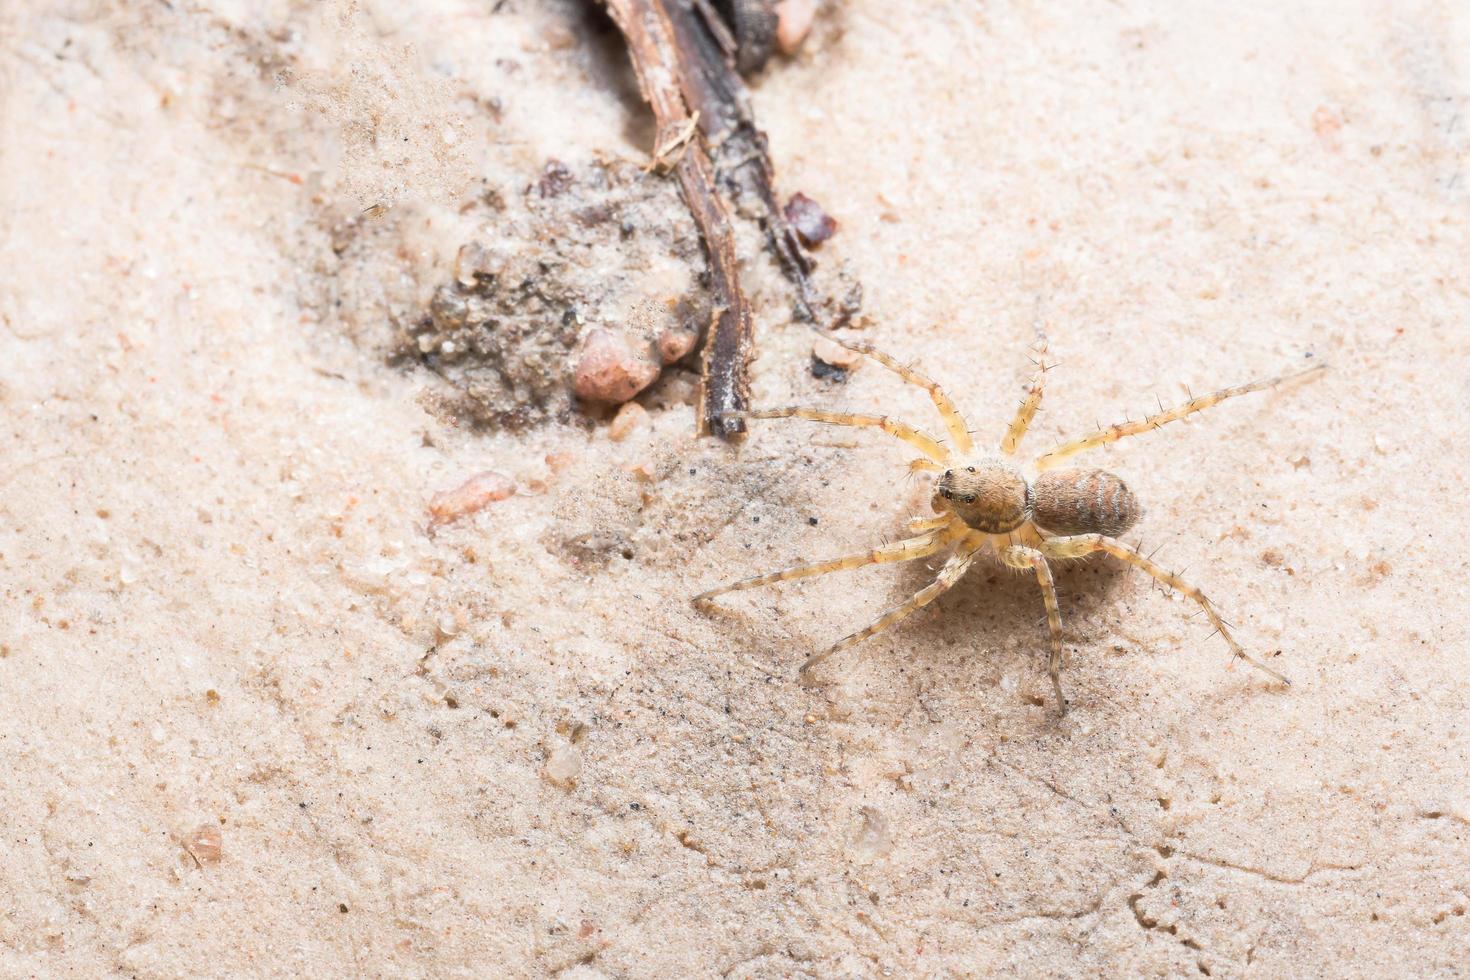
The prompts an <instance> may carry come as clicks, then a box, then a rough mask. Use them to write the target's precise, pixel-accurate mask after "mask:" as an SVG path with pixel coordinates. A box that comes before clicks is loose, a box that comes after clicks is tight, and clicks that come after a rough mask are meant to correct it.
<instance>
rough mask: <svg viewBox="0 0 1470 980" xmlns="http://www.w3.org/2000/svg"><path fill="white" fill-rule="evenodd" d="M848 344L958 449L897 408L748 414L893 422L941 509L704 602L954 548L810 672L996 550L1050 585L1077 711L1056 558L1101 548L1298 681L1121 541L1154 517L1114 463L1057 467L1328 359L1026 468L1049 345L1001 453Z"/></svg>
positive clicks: (1110, 430) (1091, 438)
mask: <svg viewBox="0 0 1470 980" xmlns="http://www.w3.org/2000/svg"><path fill="white" fill-rule="evenodd" d="M838 342H839V343H842V344H843V346H845V347H847V348H848V349H849V350H852V351H855V352H857V353H860V354H864V355H866V356H868V357H871V358H872V359H873V360H875V361H877V362H878V363H879V364H881V365H883V366H884V367H886V368H888V369H889V370H891V371H893V372H895V373H897V374H898V375H899V376H900V377H902V378H903V379H904V380H905V381H908V382H910V383H912V384H915V385H918V386H919V387H921V388H923V389H925V390H926V391H928V392H929V397H930V398H932V399H933V401H934V406H935V407H936V408H937V409H938V410H939V414H940V416H941V417H942V418H943V419H944V425H945V428H946V429H947V430H948V431H949V442H950V445H948V446H946V445H945V444H944V443H943V442H942V441H941V440H940V439H938V438H936V437H935V436H932V435H930V434H929V433H927V432H925V431H924V430H922V429H919V428H916V427H914V426H912V425H909V424H908V423H906V422H902V421H899V420H898V419H895V418H891V417H889V416H886V415H856V414H852V413H848V412H829V411H824V410H822V409H816V408H801V407H794V406H793V407H787V408H769V409H763V410H760V411H750V412H742V413H739V415H738V417H740V418H747V419H778V418H792V417H794V418H801V419H809V420H811V421H813V422H826V423H830V424H832V425H851V426H859V427H870V428H877V429H882V430H883V431H884V432H887V433H888V434H889V435H892V436H895V437H897V438H899V439H902V440H903V441H904V442H906V443H908V444H909V445H910V446H913V447H914V448H915V449H917V450H919V452H921V453H923V456H922V457H921V458H919V459H916V460H914V461H913V462H912V463H910V467H911V469H913V470H915V471H920V470H930V471H935V472H938V473H939V477H938V479H937V480H936V481H935V485H934V498H933V507H934V510H935V511H937V512H938V516H937V517H928V518H918V519H916V520H914V521H912V522H910V524H909V530H910V531H914V532H918V533H917V534H916V535H915V536H914V537H910V538H905V539H904V540H902V541H896V542H894V543H892V544H888V545H884V546H883V547H881V548H874V549H873V550H871V551H865V552H861V553H859V554H853V555H844V556H842V557H840V558H833V559H830V560H828V561H820V562H812V563H808V564H801V565H793V566H791V567H790V568H784V569H782V570H780V571H778V572H771V573H770V574H767V575H757V576H755V577H753V578H747V579H742V580H740V581H738V582H732V583H731V584H729V585H725V586H721V587H720V588H717V589H711V590H709V591H708V592H703V593H701V594H699V595H697V596H695V597H694V601H695V602H704V601H706V600H709V599H712V598H714V597H715V596H717V595H721V594H723V593H726V592H735V591H738V590H741V589H753V588H755V587H757V586H761V585H769V584H771V583H772V582H783V581H786V580H788V579H797V578H808V577H810V576H813V575H825V574H826V573H827V572H837V571H842V570H843V569H848V568H860V567H862V566H864V565H873V564H880V563H884V562H896V561H912V560H914V559H916V558H926V557H928V556H930V555H933V554H935V553H937V552H939V551H942V550H944V549H946V548H947V549H950V551H951V554H950V556H949V558H948V560H947V561H946V562H945V563H944V567H943V568H942V569H940V571H939V576H938V577H937V578H936V579H935V580H934V582H933V583H931V584H930V585H927V586H925V587H924V588H923V589H921V590H919V592H918V593H916V594H915V595H914V596H913V597H912V598H910V599H909V600H908V601H906V602H904V603H902V604H900V605H897V606H895V607H893V608H892V609H890V610H888V611H887V612H885V613H884V614H883V615H882V616H879V617H878V619H877V620H875V621H874V622H873V623H872V624H871V625H869V626H867V627H865V628H864V629H861V630H858V631H857V632H856V633H852V634H850V635H848V636H845V637H843V638H842V639H841V640H838V641H837V642H836V643H834V644H833V645H832V646H831V647H829V648H827V649H826V650H824V651H822V652H821V653H818V654H816V655H814V656H812V657H810V658H808V660H807V661H806V663H804V664H802V666H801V669H802V671H807V670H810V669H811V668H812V667H813V666H815V665H816V664H817V663H819V662H821V661H823V660H825V659H826V658H828V657H830V656H832V655H833V654H834V653H837V652H838V651H840V650H844V649H846V648H847V647H850V646H852V645H853V644H854V643H857V642H858V641H859V640H863V639H866V638H867V637H869V636H872V635H873V634H874V633H877V632H879V631H881V630H884V629H887V628H888V627H890V626H892V625H894V624H895V623H897V622H899V621H901V620H903V619H905V618H907V617H908V616H909V615H911V614H913V613H914V612H916V611H917V610H919V609H922V608H923V607H924V606H927V605H928V604H929V603H931V602H933V601H934V600H935V599H937V598H938V597H939V596H941V595H943V594H944V592H945V591H947V590H948V589H949V588H950V587H951V586H953V585H954V584H955V583H956V582H958V581H959V580H960V577H961V576H963V575H964V574H965V572H966V571H968V570H969V568H970V565H971V563H972V562H973V561H974V560H975V558H976V557H977V556H978V555H980V554H981V553H982V552H983V551H986V550H990V551H993V552H994V553H995V554H996V555H997V556H999V558H1000V560H1001V561H1002V562H1004V563H1005V564H1006V565H1008V566H1010V567H1011V568H1018V569H1031V570H1033V571H1034V572H1035V573H1036V581H1037V582H1038V583H1039V584H1040V585H1041V595H1042V598H1043V600H1044V601H1045V602H1046V619H1047V623H1048V625H1049V626H1050V629H1051V659H1050V661H1049V663H1048V673H1049V674H1050V676H1051V683H1052V687H1053V688H1054V689H1055V691H1056V696H1057V704H1058V706H1059V707H1060V709H1061V710H1062V711H1063V712H1065V711H1066V710H1067V701H1066V699H1065V698H1064V697H1063V695H1062V682H1061V671H1062V665H1063V648H1062V614H1061V610H1060V609H1059V608H1058V606H1057V591H1056V585H1055V584H1054V583H1053V581H1052V574H1051V567H1050V565H1049V564H1048V563H1047V559H1049V558H1052V559H1067V558H1081V557H1084V556H1086V555H1090V554H1092V553H1094V552H1099V551H1101V552H1106V553H1107V554H1110V555H1112V556H1114V557H1116V558H1120V559H1122V560H1123V561H1126V562H1128V563H1129V564H1131V565H1136V566H1137V567H1139V568H1141V569H1143V570H1144V571H1145V572H1147V573H1148V574H1149V575H1151V576H1153V577H1154V578H1155V579H1157V580H1158V581H1160V582H1162V583H1164V584H1165V585H1167V586H1169V587H1171V588H1174V589H1178V590H1179V591H1180V592H1182V593H1183V594H1184V595H1186V596H1188V597H1189V598H1190V599H1193V600H1194V601H1195V602H1197V603H1199V606H1200V608H1201V609H1203V610H1204V613H1205V615H1206V616H1207V617H1209V620H1210V622H1211V623H1212V624H1213V625H1214V627H1215V629H1216V630H1217V631H1218V632H1219V634H1220V635H1221V636H1223V637H1224V638H1225V642H1226V643H1228V644H1229V645H1230V651H1231V653H1233V654H1234V655H1235V656H1237V657H1239V658H1241V659H1242V660H1244V661H1246V662H1247V663H1249V664H1251V665H1252V666H1253V667H1256V668H1258V669H1259V670H1261V671H1263V672H1264V673H1266V674H1267V675H1269V676H1270V677H1272V678H1274V679H1275V680H1277V681H1279V682H1280V683H1282V684H1287V685H1289V684H1290V683H1291V682H1290V681H1288V680H1287V679H1286V678H1285V677H1284V676H1283V675H1281V674H1280V673H1278V672H1276V671H1274V670H1272V669H1271V668H1270V667H1267V666H1266V665H1265V664H1263V663H1261V662H1260V661H1259V660H1256V659H1255V658H1254V657H1252V656H1251V655H1250V654H1248V653H1246V652H1245V650H1243V649H1241V646H1240V644H1239V643H1237V642H1236V640H1235V637H1234V635H1233V634H1232V633H1231V632H1230V627H1229V626H1228V625H1227V624H1226V623H1225V621H1224V620H1223V619H1221V618H1220V614H1219V613H1218V612H1216V610H1215V606H1214V604H1213V603H1211V602H1210V600H1209V599H1207V598H1205V595H1204V593H1203V592H1201V591H1200V590H1199V589H1197V588H1195V587H1194V586H1192V585H1190V584H1188V583H1187V582H1185V581H1184V580H1182V579H1181V578H1179V576H1177V575H1175V574H1174V573H1173V572H1170V571H1168V570H1167V569H1165V568H1163V567H1161V566H1159V565H1157V564H1155V563H1154V562H1152V561H1150V560H1149V558H1148V557H1147V556H1145V555H1143V554H1141V553H1139V552H1138V551H1137V550H1135V549H1134V548H1132V547H1130V546H1128V545H1126V544H1124V543H1123V542H1122V541H1119V540H1118V535H1120V534H1123V533H1124V532H1126V531H1127V530H1128V529H1129V528H1131V527H1133V525H1134V524H1136V523H1137V522H1138V519H1139V517H1141V516H1142V513H1143V511H1142V508H1141V507H1140V506H1139V504H1138V500H1137V498H1135V497H1134V495H1133V493H1132V492H1131V491H1130V490H1129V489H1128V487H1127V486H1126V485H1125V484H1124V483H1123V481H1122V480H1120V479H1119V478H1118V477H1116V476H1114V475H1113V474H1111V473H1108V472H1106V471H1105V470H1100V469H1086V468H1081V467H1065V468H1062V469H1057V466H1058V465H1059V464H1061V463H1062V462H1063V461H1065V460H1067V459H1069V458H1070V457H1072V456H1074V455H1076V454H1077V453H1080V452H1083V451H1084V450H1088V449H1093V448H1095V447H1097V446H1102V445H1106V444H1108V443H1111V442H1116V441H1118V440H1119V439H1122V438H1124V437H1125V436H1131V435H1136V434H1138V433H1140V432H1148V431H1150V430H1152V429H1156V428H1158V427H1159V426H1161V425H1163V424H1165V423H1166V422H1173V421H1176V420H1178V419H1182V418H1184V417H1185V416H1186V415H1192V414H1193V413H1195V412H1199V411H1203V410H1204V409H1206V408H1210V407H1211V406H1213V405H1217V404H1219V403H1220V402H1222V401H1224V400H1225V399H1227V398H1234V397H1235V396H1236V395H1244V394H1248V393H1249V392H1252V391H1260V390H1262V389H1265V388H1273V387H1275V386H1277V385H1279V384H1282V383H1284V382H1287V381H1297V380H1301V379H1304V378H1306V377H1307V376H1309V375H1314V374H1316V373H1318V372H1320V371H1322V370H1323V369H1324V368H1325V365H1316V366H1314V367H1311V368H1308V369H1307V370H1305V371H1300V372H1297V373H1295V374H1289V375H1282V376H1279V377H1275V378H1268V379H1266V380H1264V381H1255V382H1252V383H1251V384H1245V385H1240V386H1238V387H1235V388H1222V389H1220V390H1219V391H1215V392H1211V393H1210V394H1208V395H1200V396H1199V397H1197V398H1191V399H1190V400H1189V401H1187V402H1185V403H1184V404H1182V405H1179V406H1177V407H1175V408H1170V409H1167V410H1161V411H1160V412H1159V413H1158V414H1156V415H1151V416H1149V417H1148V418H1145V419H1143V420H1142V421H1139V422H1122V423H1119V424H1117V425H1110V426H1108V427H1106V428H1101V429H1098V430H1097V431H1096V432H1091V433H1089V434H1087V435H1085V436H1082V437H1080V438H1077V439H1072V440H1069V441H1067V442H1064V443H1062V444H1061V445H1058V446H1056V447H1054V448H1052V449H1049V450H1047V451H1046V452H1044V453H1042V454H1041V455H1040V456H1037V457H1035V458H1034V459H1032V460H1031V461H1030V462H1029V463H1026V464H1024V465H1017V463H1016V462H1014V461H1013V459H1012V457H1014V456H1015V455H1016V450H1017V448H1018V447H1019V446H1020V443H1021V438H1022V437H1023V436H1024V435H1025V434H1026V429H1027V427H1028V426H1029V425H1030V424H1031V420H1032V418H1034V417H1035V415H1036V410H1037V408H1038V407H1039V406H1040V404H1041V392H1042V382H1043V379H1044V377H1045V374H1046V367H1047V366H1046V362H1045V346H1044V345H1042V346H1040V347H1039V348H1038V354H1039V356H1038V360H1037V369H1036V373H1035V375H1034V376H1033V377H1032V380H1031V387H1030V390H1029V391H1028V392H1027V394H1026V397H1025V399H1024V400H1023V401H1022V402H1021V406H1020V408H1019V410H1017V412H1016V417H1015V419H1014V420H1012V422H1011V424H1010V428H1008V429H1007V430H1006V433H1005V436H1004V437H1003V438H1002V439H1001V441H1000V448H999V452H998V453H981V454H977V453H976V452H975V446H974V442H973V440H972V439H971V438H970V427H969V425H968V423H967V422H966V421H965V418H964V416H963V415H961V414H960V411H959V409H958V408H956V407H955V403H954V401H953V399H951V398H950V397H949V395H947V394H945V392H944V390H943V389H942V388H940V387H939V385H937V384H936V383H934V382H933V381H931V380H929V379H928V378H926V377H924V376H923V375H922V374H920V373H919V372H917V371H915V370H914V369H913V368H910V367H908V366H906V365H903V364H900V363H899V362H897V361H895V360H894V359H893V358H891V357H889V356H888V355H887V354H884V353H882V352H881V351H878V350H875V349H874V348H872V347H871V346H869V345H867V344H853V343H844V342H842V341H838Z"/></svg>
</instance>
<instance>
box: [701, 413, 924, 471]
mask: <svg viewBox="0 0 1470 980" xmlns="http://www.w3.org/2000/svg"><path fill="white" fill-rule="evenodd" d="M725 417H726V418H738V419H787V418H798V419H808V420H810V421H812V422H826V423H827V424H828V425H852V426H857V427H859V428H870V429H882V430H883V431H884V432H886V433H888V434H889V435H891V436H895V437H897V438H899V439H902V440H903V441H904V442H906V443H908V444H909V445H910V446H913V447H914V448H915V449H917V450H918V451H919V452H921V453H923V454H924V455H925V456H928V457H929V458H930V459H932V460H934V462H936V463H943V462H946V461H947V460H948V459H949V453H947V452H945V449H944V447H943V446H941V445H940V444H939V440H938V439H935V438H934V437H933V436H931V435H930V434H929V433H927V432H925V431H924V430H923V429H918V428H915V427H914V426H912V425H909V424H908V423H907V422H900V421H899V420H898V419H896V418H893V417H892V416H888V415H856V414H853V413H852V412H829V411H826V410H824V409H820V408H802V407H800V406H797V405H792V406H788V407H785V408H763V409H759V410H756V411H747V412H728V413H726V415H725Z"/></svg>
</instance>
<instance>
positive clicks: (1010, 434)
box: [1000, 340, 1048, 456]
mask: <svg viewBox="0 0 1470 980" xmlns="http://www.w3.org/2000/svg"><path fill="white" fill-rule="evenodd" d="M1032 350H1033V351H1035V352H1036V371H1035V372H1034V373H1033V374H1032V375H1031V387H1030V388H1028V389H1027V390H1026V397H1025V398H1023V399H1022V400H1021V406H1020V407H1019V408H1017V409H1016V417H1015V418H1014V419H1012V420H1011V425H1010V428H1008V429H1006V434H1005V437H1004V438H1002V439H1001V441H1000V450H1001V452H1003V453H1005V454H1006V455H1007V456H1014V455H1016V450H1017V449H1019V448H1020V447H1021V439H1022V438H1023V437H1024V436H1025V435H1026V430H1027V429H1028V428H1030V426H1031V420H1032V419H1034V418H1036V410H1037V409H1039V408H1040V407H1041V392H1042V388H1043V387H1045V383H1046V370H1047V367H1048V365H1047V363H1046V341H1044V340H1042V341H1038V342H1037V343H1036V345H1035V346H1034V347H1033V348H1032Z"/></svg>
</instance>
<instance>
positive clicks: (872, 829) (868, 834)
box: [852, 806, 893, 864]
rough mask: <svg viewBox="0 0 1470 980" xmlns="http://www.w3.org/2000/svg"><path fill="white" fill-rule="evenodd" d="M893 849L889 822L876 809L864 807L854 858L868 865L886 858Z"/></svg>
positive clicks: (854, 845) (854, 847)
mask: <svg viewBox="0 0 1470 980" xmlns="http://www.w3.org/2000/svg"><path fill="white" fill-rule="evenodd" d="M892 849H893V839H892V838H891V837H890V836H889V834H888V820H887V819H886V818H885V817H884V816H883V814H882V813H880V812H879V811H878V810H877V809H875V808H874V807H870V806H865V807H863V823H862V826H861V827H859V828H858V832H857V839H856V840H855V841H854V842H853V849H852V850H853V856H854V857H855V858H857V859H858V861H859V862H861V863H863V864H867V863H869V862H871V861H876V860H878V859H879V858H882V857H886V856H887V854H888V852H889V851H890V850H892Z"/></svg>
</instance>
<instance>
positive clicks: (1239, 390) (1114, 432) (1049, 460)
mask: <svg viewBox="0 0 1470 980" xmlns="http://www.w3.org/2000/svg"><path fill="white" fill-rule="evenodd" d="M1326 369H1327V365H1325V364H1318V365H1316V366H1315V367H1310V368H1307V369H1306V370H1305V371H1298V372H1296V373H1295V374H1284V375H1278V376H1277V377H1274V378H1266V379H1265V380H1262V381H1252V382H1251V383H1250V384H1244V385H1237V386H1236V387H1234V388H1221V389H1220V390H1219V391H1212V392H1210V393H1209V394H1208V395H1200V396H1199V397H1197V398H1191V399H1190V400H1189V401H1187V402H1185V403H1184V404H1182V405H1176V406H1175V407H1173V408H1170V409H1165V410H1164V411H1162V412H1158V413H1157V414H1154V415H1150V416H1149V417H1148V418H1146V419H1143V420H1141V421H1138V422H1119V423H1117V424H1115V425H1110V426H1108V427H1107V428H1104V429H1098V430H1097V431H1096V432H1089V433H1088V434H1087V435H1085V436H1082V437H1080V438H1078V439H1073V440H1071V441H1069V442H1064V443H1062V444H1061V445H1059V446H1057V447H1056V448H1054V449H1051V450H1048V451H1047V452H1045V453H1042V454H1041V455H1040V456H1038V457H1036V470H1037V472H1038V473H1041V472H1045V471H1046V470H1049V469H1051V468H1052V467H1054V466H1056V465H1057V464H1058V463H1060V462H1062V461H1063V460H1065V459H1066V458H1067V457H1069V456H1074V455H1076V454H1077V453H1080V452H1082V451H1084V450H1087V449H1092V448H1094V447H1095V446H1103V445H1107V444H1108V443H1111V442H1117V441H1118V440H1119V439H1122V438H1125V437H1126V436H1132V435H1137V434H1138V433H1140V432H1148V431H1150V430H1152V429H1157V428H1158V427H1159V426H1161V425H1165V424H1167V423H1169V422H1176V421H1178V420H1179V419H1182V418H1184V417H1185V416H1187V415H1193V414H1194V413H1195V412H1202V411H1204V410H1205V409H1207V408H1211V407H1213V406H1215V405H1218V404H1220V403H1221V402H1223V401H1225V399H1227V398H1234V397H1236V396H1237V395H1248V394H1250V393H1251V392H1253V391H1261V390H1263V389H1266V388H1275V387H1277V386H1278V385H1282V384H1285V383H1287V382H1289V381H1304V380H1306V379H1307V378H1309V377H1312V376H1313V375H1317V374H1320V373H1322V372H1323V371H1325V370H1326Z"/></svg>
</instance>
